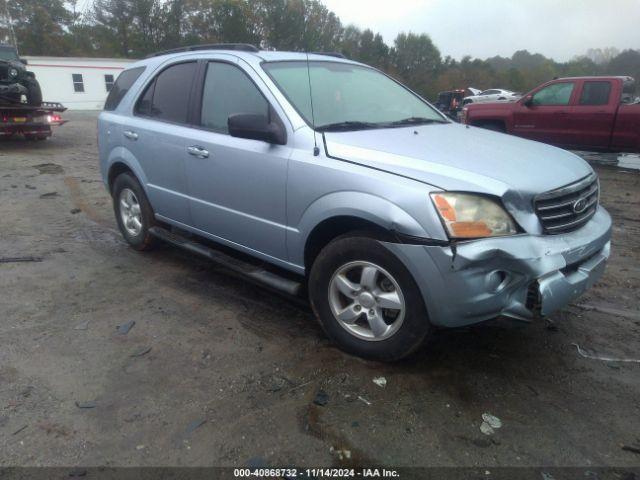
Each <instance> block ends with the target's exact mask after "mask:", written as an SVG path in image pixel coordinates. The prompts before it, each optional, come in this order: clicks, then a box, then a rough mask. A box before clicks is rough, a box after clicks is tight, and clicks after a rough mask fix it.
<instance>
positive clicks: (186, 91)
mask: <svg viewBox="0 0 640 480" xmlns="http://www.w3.org/2000/svg"><path fill="white" fill-rule="evenodd" d="M196 68H197V63H196V62H195V61H189V62H179V63H173V64H170V65H168V66H166V67H164V68H163V69H162V70H161V71H160V73H158V74H157V75H155V77H154V78H153V79H152V80H151V81H150V82H148V83H147V85H146V86H145V88H144V89H143V93H142V94H141V95H140V97H139V98H138V100H137V102H136V104H135V107H134V116H133V117H129V118H128V119H127V123H126V124H125V125H124V126H123V128H122V132H121V135H122V142H123V145H124V146H125V148H127V149H128V150H129V151H130V152H131V153H132V154H133V156H134V157H135V158H136V160H137V161H138V163H139V164H140V166H141V167H142V170H143V172H144V174H145V176H146V185H145V187H146V192H147V196H148V197H149V200H150V202H151V205H152V206H153V209H154V211H155V213H156V215H157V216H158V217H159V218H161V219H166V220H172V221H176V222H180V223H184V224H190V223H191V215H190V212H189V201H188V190H187V181H186V176H185V155H184V152H185V148H186V137H187V133H188V131H189V128H188V127H187V124H188V118H189V115H188V114H189V112H188V110H189V101H190V97H191V90H192V86H193V78H194V76H195V72H196Z"/></svg>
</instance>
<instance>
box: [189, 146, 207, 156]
mask: <svg viewBox="0 0 640 480" xmlns="http://www.w3.org/2000/svg"><path fill="white" fill-rule="evenodd" d="M187 152H188V153H189V155H193V156H194V157H198V158H208V157H209V151H208V150H205V149H204V148H202V147H200V146H198V145H191V146H190V147H187Z"/></svg>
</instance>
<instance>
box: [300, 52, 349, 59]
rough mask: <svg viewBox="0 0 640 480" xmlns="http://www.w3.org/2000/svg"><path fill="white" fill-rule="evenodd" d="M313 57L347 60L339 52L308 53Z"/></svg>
mask: <svg viewBox="0 0 640 480" xmlns="http://www.w3.org/2000/svg"><path fill="white" fill-rule="evenodd" d="M309 53H312V54H314V55H326V56H327V57H336V58H347V57H345V56H344V55H343V54H342V53H340V52H309Z"/></svg>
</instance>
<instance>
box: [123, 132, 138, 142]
mask: <svg viewBox="0 0 640 480" xmlns="http://www.w3.org/2000/svg"><path fill="white" fill-rule="evenodd" d="M122 134H123V135H124V136H125V137H127V138H128V139H129V140H137V139H138V134H137V133H136V132H134V131H132V130H125V131H124V132H122Z"/></svg>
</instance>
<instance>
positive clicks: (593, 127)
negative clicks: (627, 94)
mask: <svg viewBox="0 0 640 480" xmlns="http://www.w3.org/2000/svg"><path fill="white" fill-rule="evenodd" d="M612 86H613V85H612V82H611V81H610V80H585V81H582V82H581V85H580V88H579V91H578V95H577V97H578V100H577V102H576V104H575V105H573V106H572V107H571V110H570V119H569V123H570V128H571V131H570V132H569V135H568V137H569V138H568V142H569V145H575V146H578V147H580V148H595V149H598V148H606V147H608V146H609V142H610V140H611V131H612V130H613V124H614V121H615V117H616V111H617V107H618V102H617V101H613V98H612V97H613V96H614V94H615V92H614V91H613V90H614V89H613V88H612Z"/></svg>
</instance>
